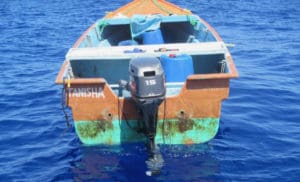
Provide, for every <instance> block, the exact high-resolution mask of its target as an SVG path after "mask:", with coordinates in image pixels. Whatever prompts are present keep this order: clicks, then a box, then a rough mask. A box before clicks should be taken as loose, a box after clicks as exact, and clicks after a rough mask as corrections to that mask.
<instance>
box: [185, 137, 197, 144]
mask: <svg viewBox="0 0 300 182" xmlns="http://www.w3.org/2000/svg"><path fill="white" fill-rule="evenodd" d="M194 143H195V142H194V141H193V140H192V139H191V138H189V139H186V140H185V141H184V144H187V145H192V144H194Z"/></svg>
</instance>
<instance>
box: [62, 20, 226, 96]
mask: <svg viewBox="0 0 300 182" xmlns="http://www.w3.org/2000/svg"><path fill="white" fill-rule="evenodd" d="M227 53H228V50H227V48H226V45H225V44H224V43H223V42H220V41H217V40H216V38H215V37H214V35H213V33H212V32H211V31H210V30H209V28H208V27H207V26H206V24H205V23H204V22H202V20H201V19H200V18H199V17H197V16H194V15H172V16H160V15H155V16H152V17H150V18H149V17H148V16H138V17H132V18H126V17H119V18H112V19H100V20H98V21H97V22H96V23H95V24H94V25H93V26H92V27H91V28H90V29H89V30H88V31H86V33H85V34H84V35H83V37H82V38H81V40H80V43H79V44H78V45H77V47H74V48H71V49H70V50H69V52H68V54H67V56H66V60H68V61H69V62H70V66H71V70H72V77H74V78H104V79H105V80H106V81H107V83H108V84H109V85H110V86H111V88H112V90H113V91H114V92H115V93H116V94H117V95H119V96H126V95H129V93H124V92H122V93H120V92H119V86H118V83H119V81H120V80H128V78H129V71H128V66H129V63H130V60H131V59H132V58H134V57H138V56H145V57H151V56H154V57H157V58H159V59H162V56H167V57H174V56H175V57H176V56H180V55H188V56H189V57H190V58H188V59H190V60H191V64H185V65H183V66H188V67H191V69H192V71H190V72H189V74H190V75H191V74H192V75H198V74H228V73H230V68H229V66H228V61H227V60H226V54H227ZM168 69H169V68H168ZM183 69H185V68H183ZM185 79H186V78H185ZM184 82H185V80H179V81H176V80H175V81H174V80H173V81H168V80H167V82H166V87H167V96H173V95H177V94H179V92H180V90H181V87H182V85H183V84H184Z"/></svg>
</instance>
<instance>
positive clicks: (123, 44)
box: [118, 40, 138, 46]
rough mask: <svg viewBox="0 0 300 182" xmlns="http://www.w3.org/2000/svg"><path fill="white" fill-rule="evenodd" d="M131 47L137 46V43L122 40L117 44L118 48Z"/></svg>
mask: <svg viewBox="0 0 300 182" xmlns="http://www.w3.org/2000/svg"><path fill="white" fill-rule="evenodd" d="M131 45H138V43H137V41H135V40H123V41H121V42H119V43H118V46H131Z"/></svg>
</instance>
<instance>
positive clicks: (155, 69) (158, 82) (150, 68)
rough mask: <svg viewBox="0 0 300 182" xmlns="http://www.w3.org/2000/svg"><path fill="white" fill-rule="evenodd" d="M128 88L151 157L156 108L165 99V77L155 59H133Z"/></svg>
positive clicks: (153, 149) (130, 65) (155, 124)
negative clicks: (138, 115) (143, 128)
mask: <svg viewBox="0 0 300 182" xmlns="http://www.w3.org/2000/svg"><path fill="white" fill-rule="evenodd" d="M129 74H130V82H129V87H130V91H131V95H132V98H133V99H134V101H135V102H136V104H137V108H138V110H139V113H140V115H141V118H142V120H143V124H144V126H145V129H146V131H145V134H146V137H147V142H148V147H149V150H150V154H151V156H153V155H154V153H155V135H156V126H157V113H158V107H159V105H160V104H161V103H162V101H163V100H164V99H165V94H166V88H165V76H164V71H163V68H162V65H161V63H160V60H159V59H157V58H156V57H139V58H133V59H132V60H131V61H130V64H129Z"/></svg>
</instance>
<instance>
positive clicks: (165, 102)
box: [161, 99, 167, 144]
mask: <svg viewBox="0 0 300 182" xmlns="http://www.w3.org/2000/svg"><path fill="white" fill-rule="evenodd" d="M166 107H167V99H165V101H164V117H163V123H162V132H161V133H162V137H163V142H164V144H165V121H166V115H167V114H166V112H167V109H166Z"/></svg>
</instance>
